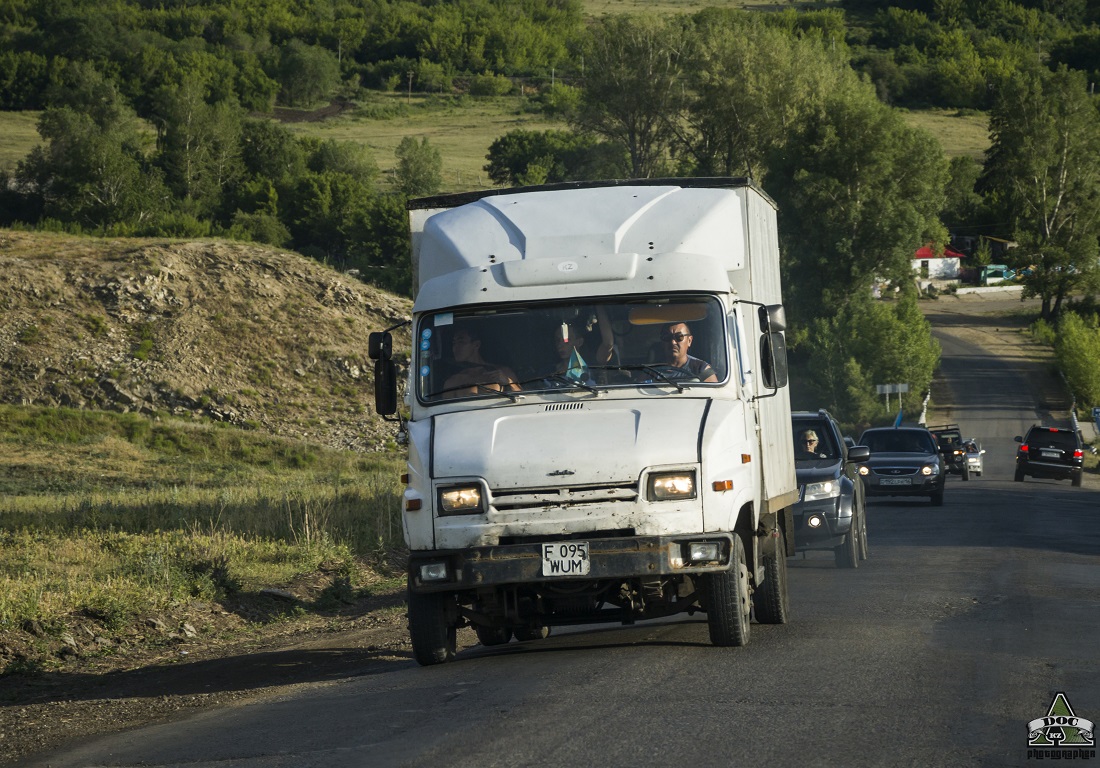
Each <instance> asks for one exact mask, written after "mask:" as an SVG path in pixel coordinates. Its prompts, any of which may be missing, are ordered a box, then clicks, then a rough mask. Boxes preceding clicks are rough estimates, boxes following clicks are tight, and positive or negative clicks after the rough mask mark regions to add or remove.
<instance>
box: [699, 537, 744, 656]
mask: <svg viewBox="0 0 1100 768" xmlns="http://www.w3.org/2000/svg"><path fill="white" fill-rule="evenodd" d="M732 555H733V557H732V560H733V562H732V563H731V564H730V569H729V570H728V571H722V572H720V573H709V574H707V625H708V626H709V629H710V641H711V642H712V643H713V644H714V645H717V646H722V647H740V646H743V645H748V642H749V627H750V626H751V625H750V623H749V612H750V611H751V610H752V602H751V600H750V598H749V565H748V561H747V560H746V559H745V545H744V544H743V543H742V541H741V537H740V536H738V535H736V534H734V537H733V553H732Z"/></svg>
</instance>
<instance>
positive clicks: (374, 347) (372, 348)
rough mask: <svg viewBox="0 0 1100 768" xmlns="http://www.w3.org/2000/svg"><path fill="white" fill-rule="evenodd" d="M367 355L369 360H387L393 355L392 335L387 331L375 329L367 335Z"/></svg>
mask: <svg viewBox="0 0 1100 768" xmlns="http://www.w3.org/2000/svg"><path fill="white" fill-rule="evenodd" d="M367 356H368V357H370V359H371V360H389V359H390V358H391V357H392V356H393V336H391V335H390V334H389V332H388V331H375V332H374V333H372V334H371V335H370V336H368V337H367Z"/></svg>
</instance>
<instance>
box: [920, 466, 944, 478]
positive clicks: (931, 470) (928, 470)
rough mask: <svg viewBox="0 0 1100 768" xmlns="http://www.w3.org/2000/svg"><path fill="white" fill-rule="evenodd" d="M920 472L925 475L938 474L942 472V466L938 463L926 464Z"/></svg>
mask: <svg viewBox="0 0 1100 768" xmlns="http://www.w3.org/2000/svg"><path fill="white" fill-rule="evenodd" d="M920 473H921V474H922V475H924V476H925V477H928V476H929V475H938V474H939V473H940V468H939V466H937V465H936V464H925V465H924V466H923V467H921V468H920Z"/></svg>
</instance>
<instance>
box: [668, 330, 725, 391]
mask: <svg viewBox="0 0 1100 768" xmlns="http://www.w3.org/2000/svg"><path fill="white" fill-rule="evenodd" d="M691 341H692V335H691V328H690V327H689V326H688V324H687V323H669V324H668V325H666V326H665V327H664V328H663V329H662V330H661V347H662V349H663V350H664V355H665V359H664V363H665V364H666V365H670V366H672V367H673V368H676V369H679V370H681V371H683V372H684V373H685V374H686V375H688V376H694V377H696V378H698V379H699V381H718V372H717V371H715V370H714V368H713V367H712V366H711V364H710V363H708V362H707V361H705V360H700V359H699V358H697V357H692V356H691V355H689V354H688V350H689V349H691Z"/></svg>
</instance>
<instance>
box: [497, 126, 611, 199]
mask: <svg viewBox="0 0 1100 768" xmlns="http://www.w3.org/2000/svg"><path fill="white" fill-rule="evenodd" d="M625 155H626V153H625V150H623V149H622V148H621V147H620V146H618V145H616V144H612V143H610V142H606V141H604V142H601V141H599V140H598V139H596V138H595V137H593V136H584V135H581V134H578V133H573V132H571V131H555V130H549V131H527V130H524V129H522V128H519V129H516V130H514V131H509V132H508V133H506V134H504V135H503V136H500V137H499V138H497V139H496V140H495V141H494V142H493V143H492V144H491V145H490V146H489V154H488V159H489V164H488V165H486V166H485V167H484V170H485V171H487V172H488V174H489V178H490V179H492V180H493V183H494V184H501V185H516V184H527V183H533V182H534V179H535V178H536V177H541V178H540V179H539V181H538V183H547V182H548V183H554V182H559V181H583V180H588V179H617V178H622V177H623V176H625V175H627V174H628V172H629V170H630V166H629V162H628V160H627V158H626V156H625ZM536 169H537V170H536Z"/></svg>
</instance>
